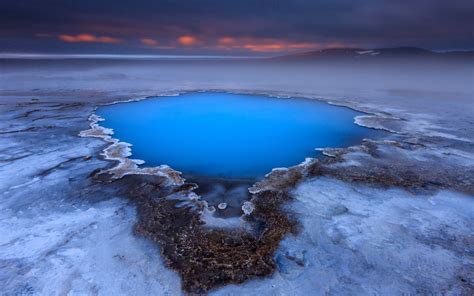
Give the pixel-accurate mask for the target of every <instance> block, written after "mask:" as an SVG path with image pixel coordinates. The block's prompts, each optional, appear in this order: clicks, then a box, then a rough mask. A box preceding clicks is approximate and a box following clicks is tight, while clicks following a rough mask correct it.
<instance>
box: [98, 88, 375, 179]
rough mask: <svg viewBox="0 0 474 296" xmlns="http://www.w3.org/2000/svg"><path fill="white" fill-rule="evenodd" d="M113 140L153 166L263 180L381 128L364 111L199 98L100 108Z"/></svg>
mask: <svg viewBox="0 0 474 296" xmlns="http://www.w3.org/2000/svg"><path fill="white" fill-rule="evenodd" d="M96 113H97V115H99V116H101V117H103V118H104V119H105V121H104V122H102V123H101V125H102V126H104V127H108V128H112V129H113V130H114V137H115V138H117V139H119V140H120V141H124V142H128V143H130V144H132V158H136V159H141V160H144V161H145V165H146V166H155V165H161V164H167V165H169V166H171V167H172V168H173V169H176V170H178V171H181V172H183V173H184V174H185V175H192V176H206V177H223V178H233V179H235V178H244V179H247V178H249V179H253V178H259V177H262V176H263V175H265V174H266V173H268V172H270V171H271V170H272V169H273V168H276V167H289V166H293V165H296V164H298V163H301V162H302V161H303V160H304V159H305V158H306V157H317V156H318V155H319V152H318V151H315V148H324V147H345V146H349V145H353V144H357V143H360V142H361V141H362V139H363V138H365V137H370V136H372V135H373V134H374V133H376V132H375V131H374V130H371V129H367V128H364V127H361V126H358V125H356V124H354V117H355V116H357V115H361V114H362V113H360V112H356V111H354V110H351V109H349V108H344V107H338V106H332V105H329V104H327V103H324V102H320V101H316V100H309V99H300V98H292V99H280V98H272V97H267V96H261V95H240V94H230V93H215V92H208V93H206V92H200V93H189V94H183V95H180V96H171V97H155V98H150V99H147V100H143V101H139V102H128V103H120V104H114V105H108V106H102V107H100V108H98V110H97V112H96Z"/></svg>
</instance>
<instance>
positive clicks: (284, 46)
mask: <svg viewBox="0 0 474 296" xmlns="http://www.w3.org/2000/svg"><path fill="white" fill-rule="evenodd" d="M334 45H335V44H334V43H331V44H324V43H315V42H291V41H287V40H279V39H268V38H267V39H258V38H251V37H242V38H234V37H229V36H226V37H222V38H219V39H218V40H217V48H219V49H224V50H234V49H245V50H249V51H253V52H282V51H289V50H292V49H308V50H314V49H322V48H325V47H335V46H334ZM337 45H341V44H337Z"/></svg>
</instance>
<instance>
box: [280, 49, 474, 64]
mask: <svg viewBox="0 0 474 296" xmlns="http://www.w3.org/2000/svg"><path fill="white" fill-rule="evenodd" d="M397 58H403V59H410V58H432V59H439V58H441V59H444V58H448V59H453V58H454V59H456V58H459V59H463V58H474V51H449V52H434V51H431V50H428V49H423V48H418V47H395V48H376V49H364V48H330V49H322V50H315V51H309V52H304V53H297V54H290V55H284V56H278V57H273V58H272V59H274V60H281V61H285V60H289V61H298V60H302V61H310V60H314V61H316V60H322V61H324V60H379V59H397Z"/></svg>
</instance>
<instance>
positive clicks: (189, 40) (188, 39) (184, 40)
mask: <svg viewBox="0 0 474 296" xmlns="http://www.w3.org/2000/svg"><path fill="white" fill-rule="evenodd" d="M178 42H179V43H180V44H181V45H184V46H191V45H195V44H196V43H197V39H196V37H193V36H190V35H184V36H181V37H179V38H178Z"/></svg>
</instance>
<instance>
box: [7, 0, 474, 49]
mask: <svg viewBox="0 0 474 296" xmlns="http://www.w3.org/2000/svg"><path fill="white" fill-rule="evenodd" d="M0 12H1V19H0V38H1V39H0V46H1V48H2V51H79V52H83V51H90V52H98V51H102V52H104V51H107V52H108V51H113V52H132V51H133V52H139V51H144V52H145V51H146V52H158V53H161V52H166V51H170V50H173V51H175V52H176V51H177V52H179V51H188V52H196V53H198V52H199V53H203V52H248V51H258V49H263V51H266V50H265V49H268V50H269V51H291V50H296V49H300V50H302V49H306V48H312V47H314V48H316V47H327V46H344V45H347V46H360V47H380V46H402V45H411V46H421V47H427V48H434V49H452V48H455V49H459V48H466V49H468V48H474V29H473V28H474V1H472V0H454V1H447V0H412V1H409V0H397V1H393V0H366V1H362V0H352V1H349V0H342V1H335V0H322V1H316V0H313V1H309V0H288V1H280V0H273V1H271V0H262V1H256V0H239V1H226V0H204V1H197V0H186V1H184V0H166V1H163V0H160V1H158V0H136V1H118V0H115V1H112V0H102V1H100V0H95V1H94V0H77V1H76V0H36V1H35V0H29V1H25V0H2V1H1V4H0ZM81 34H88V36H89V37H87V38H85V39H84V40H85V41H84V42H82V41H81ZM61 35H62V36H70V37H66V38H62V39H61V38H60V37H59V36H61ZM84 36H85V35H84ZM84 36H83V37H84ZM91 36H92V37H91ZM183 36H188V37H191V38H194V42H190V43H189V44H184V43H181V42H180V39H179V38H182V37H183ZM224 37H226V38H227V39H225V40H226V41H227V42H222V40H224V39H222V38H224ZM68 38H69V39H68ZM110 38H112V39H110ZM65 40H66V41H65ZM67 40H77V42H67ZM101 40H102V41H107V40H108V41H111V40H114V41H117V42H101ZM119 41H120V42H119ZM230 41H231V42H230ZM254 49H257V50H254Z"/></svg>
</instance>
